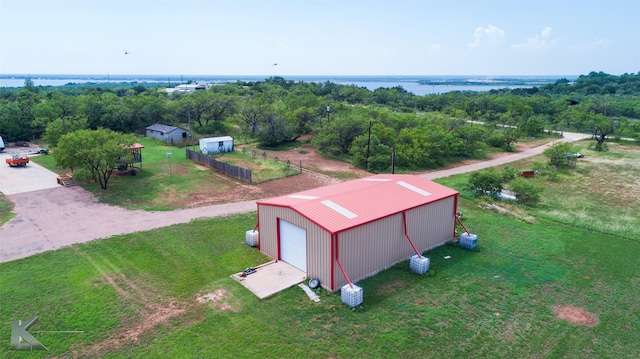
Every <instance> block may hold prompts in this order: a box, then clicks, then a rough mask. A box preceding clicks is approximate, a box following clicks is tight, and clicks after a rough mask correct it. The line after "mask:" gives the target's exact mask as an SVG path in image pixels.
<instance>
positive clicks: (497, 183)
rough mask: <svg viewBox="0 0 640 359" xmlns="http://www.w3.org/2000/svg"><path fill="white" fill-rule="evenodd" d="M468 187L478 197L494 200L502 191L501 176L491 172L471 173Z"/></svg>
mask: <svg viewBox="0 0 640 359" xmlns="http://www.w3.org/2000/svg"><path fill="white" fill-rule="evenodd" d="M469 185H470V186H471V188H472V189H473V190H475V191H476V192H477V194H478V196H491V197H493V198H496V197H497V196H498V193H500V192H501V191H502V174H501V173H499V172H494V171H491V170H485V171H480V172H473V173H472V174H471V175H470V176H469Z"/></svg>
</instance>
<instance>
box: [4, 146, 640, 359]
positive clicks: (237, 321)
mask: <svg viewBox="0 0 640 359" xmlns="http://www.w3.org/2000/svg"><path fill="white" fill-rule="evenodd" d="M610 148H611V151H610V152H609V153H602V154H600V153H591V152H588V151H585V153H586V155H587V156H586V157H585V159H584V161H582V160H581V161H579V162H578V168H577V169H576V170H574V171H573V172H567V173H563V174H560V175H559V176H557V178H555V179H554V180H549V179H548V178H546V177H545V176H541V177H539V178H535V181H538V182H537V183H538V184H540V185H544V186H545V190H544V192H543V199H542V202H541V204H540V205H539V206H538V207H536V208H520V207H519V206H515V205H513V206H510V207H509V206H505V208H509V209H511V211H512V212H514V213H517V214H519V215H504V214H500V213H496V212H493V211H490V210H487V209H485V208H483V206H482V204H483V202H482V201H479V200H477V199H475V198H473V194H472V193H470V192H468V191H467V190H465V188H466V183H467V182H466V179H465V176H453V177H450V178H446V179H442V180H439V182H442V183H445V184H446V185H448V186H451V187H454V188H456V189H458V190H461V191H462V198H461V201H460V205H459V209H460V210H461V211H463V213H464V218H463V219H464V222H465V225H466V226H467V228H469V229H470V231H471V232H473V233H476V234H478V236H479V247H478V248H479V250H480V251H468V250H464V249H461V248H460V247H458V246H457V245H455V244H447V245H445V246H442V247H440V248H437V249H435V250H432V251H429V252H427V253H425V254H426V255H427V256H428V257H430V258H431V270H430V271H429V274H430V275H422V276H421V275H417V274H415V273H412V272H411V271H410V270H409V269H408V262H406V261H405V262H402V263H399V264H398V265H396V266H394V267H392V268H390V269H388V270H385V271H383V272H380V273H379V274H377V275H375V276H373V277H370V278H368V279H366V280H362V281H360V282H359V283H358V285H360V286H361V287H363V288H364V304H363V306H362V307H361V308H356V309H353V310H352V309H351V308H349V307H347V306H346V305H345V304H343V303H342V302H341V300H340V295H339V293H335V294H334V293H329V292H327V291H325V290H317V293H318V294H319V295H320V297H321V302H320V303H315V302H313V301H310V300H309V298H308V297H307V296H306V294H305V293H304V292H303V291H302V290H301V289H300V288H297V287H293V288H291V289H288V290H286V291H284V292H281V293H279V294H276V295H275V296H273V297H270V298H267V299H264V300H259V299H258V298H257V297H255V296H254V295H253V294H252V293H250V292H249V291H248V290H246V289H245V288H244V287H242V286H241V285H240V284H239V283H237V282H236V281H234V280H233V279H231V278H230V277H229V276H230V275H231V274H233V273H236V272H239V271H241V270H242V269H244V268H246V267H249V266H255V265H257V264H260V263H263V262H266V261H267V260H268V259H267V258H265V257H264V256H262V255H261V254H260V253H259V252H258V251H257V250H256V249H253V248H250V247H248V246H246V245H245V243H244V233H245V231H246V230H249V229H251V228H253V226H254V225H255V213H249V214H243V215H237V216H230V217H223V218H214V219H207V220H197V221H193V222H191V223H186V224H180V225H174V226H171V227H167V228H162V229H157V230H152V231H148V232H139V233H134V234H130V235H121V236H115V237H112V238H108V239H103V240H98V241H93V242H89V243H85V244H79V245H74V246H71V247H67V248H63V249H60V250H57V251H51V252H46V253H42V254H38V255H35V256H32V257H28V258H24V259H20V260H16V261H11V262H8V263H2V264H0V303H2V305H1V306H0V325H1V326H2V327H4V328H5V330H0V342H1V343H5V344H4V345H2V346H0V357H2V358H40V357H64V358H67V357H87V358H88V357H104V358H200V357H202V358H256V357H257V358H307V357H311V358H425V357H428V358H505V357H512V358H580V359H582V358H637V357H639V353H640V301H638V288H640V272H639V271H638V268H640V240H638V239H639V238H640V225H637V222H636V221H637V216H635V217H634V216H627V217H624V216H621V217H622V219H621V220H622V224H616V225H615V226H612V228H601V227H600V226H598V225H597V222H596V220H597V219H598V218H613V217H615V216H616V215H617V214H619V213H621V212H620V211H621V208H622V207H623V205H624V206H625V207H629V208H631V210H632V211H636V212H635V213H638V209H640V205H638V203H637V202H638V201H640V199H639V198H640V196H638V195H637V193H638V192H636V191H637V190H638V188H637V181H636V182H633V181H631V182H630V180H631V179H632V176H633V175H634V174H635V173H637V172H635V171H636V169H635V168H632V167H629V166H630V163H631V165H633V163H637V159H638V156H640V150H639V149H638V147H637V146H636V147H633V146H628V147H627V146H619V147H618V146H610ZM541 160H543V159H542V158H539V159H532V160H530V161H531V162H527V163H517V164H510V166H512V167H516V168H520V167H522V168H523V169H525V168H528V167H529V166H530V165H531V164H532V163H533V162H535V161H541ZM631 171H633V172H631ZM603 176H604V178H603ZM598 181H603V182H606V184H605V183H603V184H602V185H600V186H599V187H596V186H595V184H597V183H598ZM624 183H627V184H628V185H627V186H626V187H624V188H625V190H626V191H627V192H626V193H628V194H629V195H630V197H632V198H635V202H634V201H629V202H624V203H622V204H621V203H620V201H621V200H623V198H622V197H618V196H617V192H615V191H613V192H611V189H610V186H612V185H613V186H615V184H624ZM629 183H631V184H629ZM634 185H635V187H634ZM594 188H597V189H598V190H594ZM562 194H564V197H567V198H568V199H567V200H566V201H561V200H559V198H558V197H563V195H562ZM634 196H635V197H634ZM596 200H598V201H599V202H597V205H593V206H588V205H587V204H588V203H590V202H593V201H596ZM576 208H580V209H581V212H579V211H578V210H577V209H576ZM551 209H553V211H557V212H558V213H561V212H567V213H568V214H569V215H567V216H561V215H557V214H556V212H553V211H551ZM522 213H525V214H526V216H528V217H532V218H533V220H531V221H524V220H521V219H519V218H521V216H522ZM572 213H574V214H575V213H582V214H580V215H579V216H578V217H580V220H579V221H578V220H575V217H576V216H577V215H570V214H572ZM625 218H626V219H625ZM594 227H597V228H594ZM598 228H599V229H600V230H598ZM445 256H451V258H450V259H448V260H446V259H444V257H445ZM206 294H212V295H213V298H214V300H213V301H210V302H205V303H200V302H199V301H198V297H200V296H203V295H206ZM562 306H575V307H580V308H584V309H585V310H587V311H588V312H589V313H590V314H591V315H592V318H593V319H594V320H595V323H594V324H593V325H578V324H572V323H569V322H567V321H564V320H561V319H558V318H557V317H556V315H555V312H554V310H556V309H557V308H559V307H562ZM35 315H37V316H38V317H39V322H38V323H37V324H36V325H35V326H34V327H32V329H31V330H30V332H31V333H32V334H33V335H34V336H35V337H36V338H37V339H38V340H40V341H41V342H42V343H43V344H44V345H45V346H47V347H48V348H49V351H46V352H39V351H38V352H33V353H29V352H20V351H12V350H10V349H9V343H10V327H11V322H12V321H13V320H17V319H26V318H29V317H32V316H35ZM57 331H82V333H69V332H57Z"/></svg>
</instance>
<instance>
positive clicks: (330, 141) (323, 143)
mask: <svg viewBox="0 0 640 359" xmlns="http://www.w3.org/2000/svg"><path fill="white" fill-rule="evenodd" d="M361 115H362V114H347V113H341V114H339V115H336V116H335V117H332V120H331V122H329V123H328V124H327V125H326V126H324V128H323V129H322V130H321V131H320V132H318V134H317V135H316V136H315V137H314V143H315V144H316V145H317V146H318V149H319V150H320V151H321V152H324V153H328V154H331V155H334V156H340V155H346V154H348V153H349V151H350V150H351V146H352V145H353V142H354V140H355V139H356V138H357V137H358V136H360V135H362V134H363V133H365V131H366V129H367V126H368V124H367V120H366V119H365V118H364V117H363V116H361Z"/></svg>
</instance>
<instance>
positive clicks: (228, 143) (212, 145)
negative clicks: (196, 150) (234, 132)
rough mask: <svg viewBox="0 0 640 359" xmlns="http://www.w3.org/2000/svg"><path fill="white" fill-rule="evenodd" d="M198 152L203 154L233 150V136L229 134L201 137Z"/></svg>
mask: <svg viewBox="0 0 640 359" xmlns="http://www.w3.org/2000/svg"><path fill="white" fill-rule="evenodd" d="M200 152H202V153H205V154H215V153H224V152H233V138H232V137H231V136H221V137H209V138H201V139H200Z"/></svg>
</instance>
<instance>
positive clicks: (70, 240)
mask: <svg viewBox="0 0 640 359" xmlns="http://www.w3.org/2000/svg"><path fill="white" fill-rule="evenodd" d="M564 136H565V138H563V139H561V140H558V141H569V142H572V141H577V140H580V139H584V138H588V137H589V136H588V135H584V134H575V133H566V132H565V133H564ZM547 146H548V145H547ZM547 146H539V147H534V148H531V149H528V150H526V151H523V152H519V153H515V154H512V155H508V156H504V157H500V158H496V159H493V160H489V161H484V162H480V163H474V164H471V165H467V166H460V167H455V168H451V169H446V170H441V171H433V172H428V173H425V174H423V175H422V176H424V177H425V178H428V179H435V178H439V177H447V176H451V175H454V174H458V173H464V172H470V171H475V170H478V169H482V168H486V167H491V166H497V165H501V164H505V163H509V162H513V161H517V160H520V159H522V158H526V157H530V156H534V155H537V154H540V153H542V151H544V149H545V148H546V147H547ZM3 162H4V160H3ZM30 165H31V164H30ZM33 167H35V164H34V166H33ZM8 169H11V170H14V169H15V168H9V167H8V166H7V168H6V169H5V168H3V169H2V170H1V171H2V172H4V171H5V170H8ZM15 170H20V169H15ZM45 171H46V170H45ZM47 172H48V171H47ZM25 173H26V172H25ZM54 178H55V175H54ZM28 180H29V181H33V180H34V178H32V177H31V176H30V177H28ZM53 183H54V184H55V185H54V186H53V188H48V189H36V190H29V191H23V192H20V193H14V194H11V193H5V194H7V195H8V197H9V199H10V200H11V201H13V202H14V203H15V209H14V211H15V212H16V213H17V215H16V216H15V217H14V218H13V219H12V220H10V221H9V222H7V223H5V224H4V225H3V226H2V227H0V262H7V261H11V260H15V259H19V258H24V257H27V256H30V255H33V254H36V253H40V252H44V251H48V250H53V249H57V248H61V247H64V246H68V245H71V244H74V243H82V242H87V241H91V240H94V239H98V238H106V237H110V236H113V235H117V234H124V233H133V232H139V231H145V230H150V229H154V228H160V227H165V226H170V225H173V224H177V223H186V222H189V221H191V220H193V219H195V218H203V217H216V216H222V215H228V214H237V213H246V212H251V211H255V210H256V201H255V200H253V201H244V202H235V203H227V204H220V205H213V206H206V207H198V208H190V209H183V210H176V211H171V212H147V211H132V210H127V209H123V208H120V207H115V206H110V205H107V204H103V203H99V202H98V201H97V199H96V198H95V197H94V196H93V195H92V194H91V193H89V192H87V191H85V190H84V189H82V188H81V187H61V186H58V185H57V183H56V181H55V179H53ZM0 189H2V187H1V186H0ZM3 192H4V191H3ZM249 229H251V228H247V230H249Z"/></svg>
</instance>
